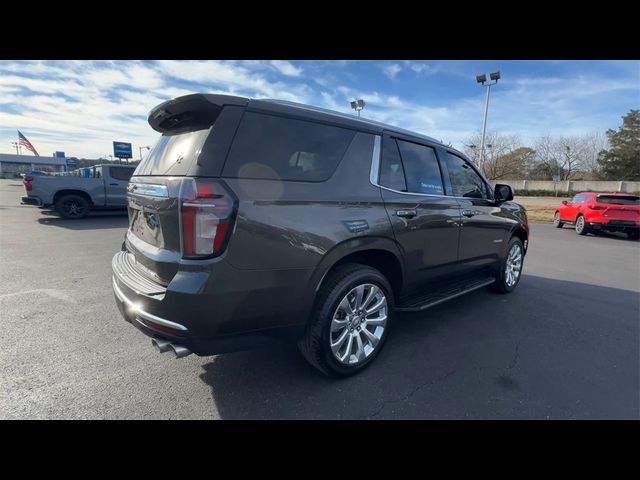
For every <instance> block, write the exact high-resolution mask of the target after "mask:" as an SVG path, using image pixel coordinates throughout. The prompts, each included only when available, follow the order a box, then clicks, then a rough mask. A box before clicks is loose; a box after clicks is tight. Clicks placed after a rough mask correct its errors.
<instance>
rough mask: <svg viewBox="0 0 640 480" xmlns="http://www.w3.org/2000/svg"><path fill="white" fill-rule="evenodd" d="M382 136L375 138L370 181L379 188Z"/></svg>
mask: <svg viewBox="0 0 640 480" xmlns="http://www.w3.org/2000/svg"><path fill="white" fill-rule="evenodd" d="M380 143H381V142H380V135H376V136H375V137H373V155H372V156H371V170H370V173H369V181H370V182H371V184H372V185H374V186H376V187H379V186H380V185H378V178H379V175H380Z"/></svg>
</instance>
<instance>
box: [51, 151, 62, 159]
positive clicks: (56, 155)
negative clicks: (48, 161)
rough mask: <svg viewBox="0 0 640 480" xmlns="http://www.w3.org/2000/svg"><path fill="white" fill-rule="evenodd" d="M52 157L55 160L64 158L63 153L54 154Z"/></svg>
mask: <svg viewBox="0 0 640 480" xmlns="http://www.w3.org/2000/svg"><path fill="white" fill-rule="evenodd" d="M53 156H54V157H56V158H64V152H56V153H54V154H53Z"/></svg>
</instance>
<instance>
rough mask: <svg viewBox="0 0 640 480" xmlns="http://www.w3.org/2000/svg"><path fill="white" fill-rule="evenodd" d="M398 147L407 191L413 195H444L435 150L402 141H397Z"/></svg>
mask: <svg viewBox="0 0 640 480" xmlns="http://www.w3.org/2000/svg"><path fill="white" fill-rule="evenodd" d="M398 147H399V148H400V156H401V157H402V165H403V166H404V171H405V176H406V180H407V190H408V191H409V192H413V193H426V194H430V195H444V187H443V186H442V175H441V174H440V166H439V165H438V159H437V157H436V152H435V150H434V149H433V148H431V147H427V146H425V145H420V144H418V143H413V142H406V141H404V140H398Z"/></svg>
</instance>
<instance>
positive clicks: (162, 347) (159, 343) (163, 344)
mask: <svg viewBox="0 0 640 480" xmlns="http://www.w3.org/2000/svg"><path fill="white" fill-rule="evenodd" d="M151 345H153V346H154V347H155V348H156V350H158V352H160V353H164V352H168V351H169V350H171V343H170V342H169V341H168V340H163V339H161V338H152V339H151Z"/></svg>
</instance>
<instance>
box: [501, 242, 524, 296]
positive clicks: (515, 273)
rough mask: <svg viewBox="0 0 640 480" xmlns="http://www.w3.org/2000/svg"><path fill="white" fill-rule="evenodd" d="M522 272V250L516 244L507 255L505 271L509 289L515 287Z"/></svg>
mask: <svg viewBox="0 0 640 480" xmlns="http://www.w3.org/2000/svg"><path fill="white" fill-rule="evenodd" d="M521 271H522V249H521V248H520V245H518V244H517V243H516V244H514V245H513V246H512V247H511V249H510V250H509V253H508V255H507V265H506V267H505V269H504V277H505V283H506V284H507V286H508V287H513V286H514V285H515V284H516V282H517V281H518V278H520V272H521Z"/></svg>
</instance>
